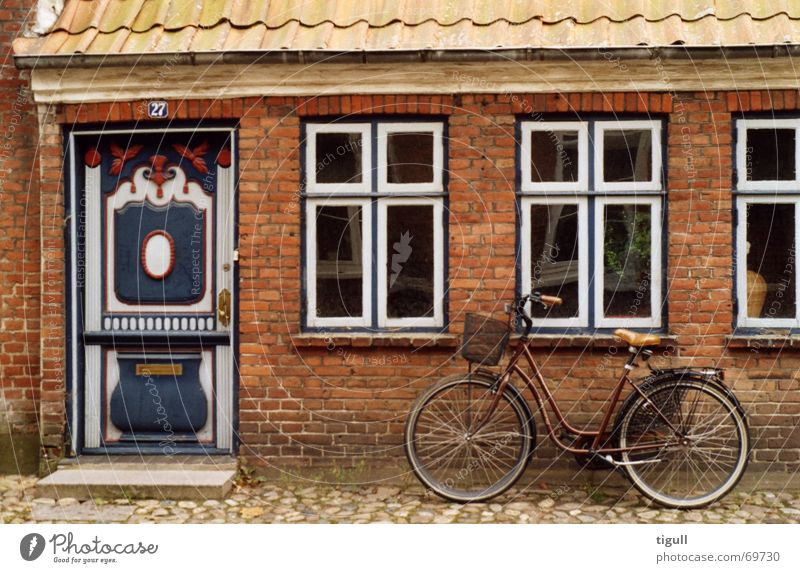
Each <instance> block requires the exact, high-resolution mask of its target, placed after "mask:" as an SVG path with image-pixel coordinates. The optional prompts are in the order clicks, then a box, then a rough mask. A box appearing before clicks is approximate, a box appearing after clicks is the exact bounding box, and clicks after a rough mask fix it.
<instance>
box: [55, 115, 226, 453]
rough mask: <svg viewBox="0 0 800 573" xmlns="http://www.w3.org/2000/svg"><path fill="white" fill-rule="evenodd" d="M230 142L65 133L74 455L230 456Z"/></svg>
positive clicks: (220, 136) (213, 134)
mask: <svg viewBox="0 0 800 573" xmlns="http://www.w3.org/2000/svg"><path fill="white" fill-rule="evenodd" d="M233 136H234V132H233V131H232V130H230V129H213V130H197V129H193V130H185V131H184V130H136V131H132V132H125V131H108V130H106V131H102V132H75V133H73V134H72V135H71V142H70V143H71V155H72V166H73V173H72V185H71V188H72V191H71V211H72V212H71V214H72V215H73V219H72V223H71V228H72V229H73V234H72V236H73V240H72V241H71V246H72V255H73V257H72V271H73V273H74V274H73V276H74V278H75V280H73V281H71V282H72V283H73V293H72V297H71V298H72V302H73V305H72V318H73V320H72V323H71V328H72V334H73V341H72V344H71V345H72V347H73V357H72V358H73V361H72V367H73V371H74V374H75V376H74V377H73V378H72V380H73V385H74V386H75V387H76V388H77V389H78V390H79V391H78V392H76V393H74V396H75V398H74V403H73V422H74V427H75V428H76V430H77V431H76V432H73V434H74V442H75V444H74V446H75V449H76V450H78V451H82V452H88V453H91V452H92V451H94V450H104V451H107V450H112V449H117V450H119V451H123V450H134V451H139V452H147V453H165V454H171V453H178V452H191V451H203V452H208V451H226V452H228V451H231V450H232V449H233V448H234V435H233V429H234V391H235V373H234V360H233V351H234V336H233V333H234V332H235V331H236V330H235V316H236V313H235V312H234V308H235V305H234V303H235V301H234V295H235V288H234V285H235V279H234V274H235V270H234V264H235V258H236V256H235V251H234V232H235V209H234V205H235V182H234V162H233V155H232V154H233V149H234V147H233V143H234V141H233ZM81 429H82V431H81Z"/></svg>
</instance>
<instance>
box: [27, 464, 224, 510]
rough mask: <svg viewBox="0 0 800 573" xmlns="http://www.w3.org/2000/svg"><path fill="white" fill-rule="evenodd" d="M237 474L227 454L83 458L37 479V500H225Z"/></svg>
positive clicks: (61, 465) (62, 465)
mask: <svg viewBox="0 0 800 573" xmlns="http://www.w3.org/2000/svg"><path fill="white" fill-rule="evenodd" d="M189 458H191V457H189ZM137 460H138V462H137ZM235 476H236V460H235V459H234V458H231V457H229V456H220V457H217V456H215V457H211V458H195V459H194V460H192V459H176V460H173V459H172V458H163V457H161V458H155V459H152V458H148V459H146V458H139V457H133V456H120V457H115V458H110V457H107V456H94V457H91V458H87V457H86V456H84V457H81V458H77V459H74V460H67V461H65V462H62V463H61V464H59V467H58V469H57V470H56V471H55V472H53V473H52V474H50V475H49V476H47V477H45V478H43V479H41V480H39V482H38V483H37V484H36V496H37V497H50V498H54V499H58V498H66V497H72V498H76V499H94V498H105V499H119V498H128V499H198V500H206V499H222V498H224V497H225V495H226V494H227V493H228V492H229V491H230V490H231V487H233V480H234V477H235Z"/></svg>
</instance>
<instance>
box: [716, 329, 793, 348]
mask: <svg viewBox="0 0 800 573" xmlns="http://www.w3.org/2000/svg"><path fill="white" fill-rule="evenodd" d="M725 341H726V343H727V346H728V348H732V349H753V350H789V349H800V335H798V334H791V333H788V332H787V333H779V332H772V333H769V334H732V335H730V336H728V337H727V338H726V339H725Z"/></svg>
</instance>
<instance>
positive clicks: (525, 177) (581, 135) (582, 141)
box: [520, 121, 589, 192]
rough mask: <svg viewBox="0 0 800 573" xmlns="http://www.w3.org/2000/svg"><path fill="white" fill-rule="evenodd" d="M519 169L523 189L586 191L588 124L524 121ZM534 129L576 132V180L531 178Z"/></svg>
mask: <svg viewBox="0 0 800 573" xmlns="http://www.w3.org/2000/svg"><path fill="white" fill-rule="evenodd" d="M520 131H521V136H522V142H521V146H520V169H521V176H522V183H521V188H522V190H523V191H544V192H557V191H586V190H588V188H589V125H588V124H587V123H586V122H582V121H526V122H523V123H522V124H521V125H520ZM534 131H547V132H554V131H577V132H578V180H577V181H544V182H534V181H532V180H531V177H532V173H531V161H530V158H531V133H532V132H534Z"/></svg>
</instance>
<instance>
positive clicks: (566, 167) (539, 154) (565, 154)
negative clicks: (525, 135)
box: [531, 131, 578, 183]
mask: <svg viewBox="0 0 800 573" xmlns="http://www.w3.org/2000/svg"><path fill="white" fill-rule="evenodd" d="M577 180H578V132H577V131H532V132H531V181H532V182H534V183H541V182H545V181H546V182H560V181H569V182H574V181H577Z"/></svg>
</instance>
